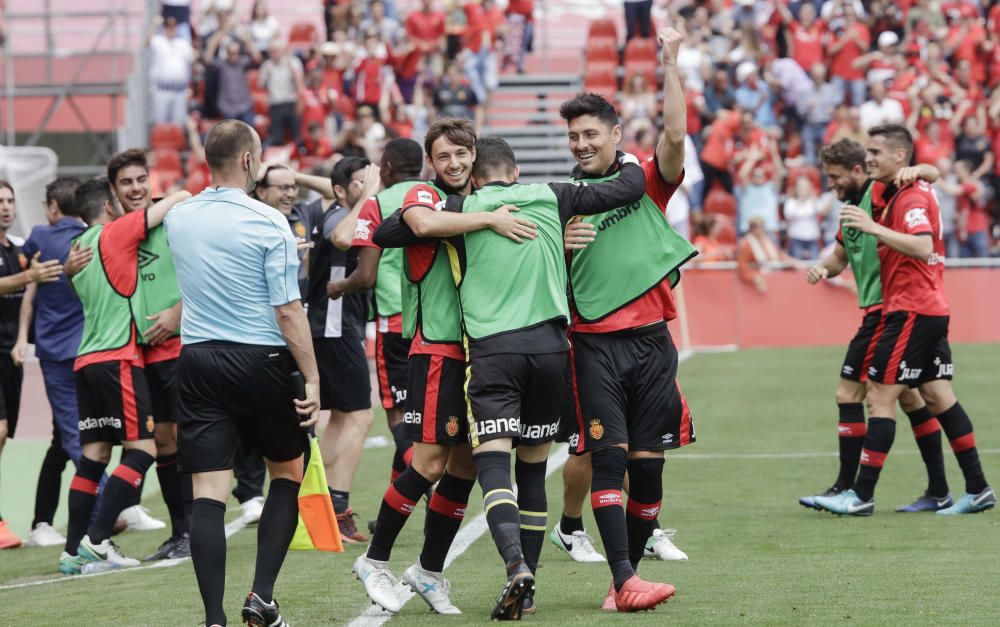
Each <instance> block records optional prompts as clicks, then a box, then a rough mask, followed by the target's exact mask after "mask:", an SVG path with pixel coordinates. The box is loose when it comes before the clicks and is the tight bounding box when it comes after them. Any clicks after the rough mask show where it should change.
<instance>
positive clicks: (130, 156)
mask: <svg viewBox="0 0 1000 627" xmlns="http://www.w3.org/2000/svg"><path fill="white" fill-rule="evenodd" d="M130 165H137V166H139V167H141V168H142V169H144V170H145V171H146V172H149V161H147V160H146V151H145V150H143V149H142V148H129V149H128V150H123V151H121V152H119V153H118V154H117V155H115V156H113V157H111V161H108V180H109V181H110V182H111V184H112V185H114V184H115V183H116V182H117V181H118V173H119V172H121V171H122V170H124V169H125V168H127V167H129V166H130Z"/></svg>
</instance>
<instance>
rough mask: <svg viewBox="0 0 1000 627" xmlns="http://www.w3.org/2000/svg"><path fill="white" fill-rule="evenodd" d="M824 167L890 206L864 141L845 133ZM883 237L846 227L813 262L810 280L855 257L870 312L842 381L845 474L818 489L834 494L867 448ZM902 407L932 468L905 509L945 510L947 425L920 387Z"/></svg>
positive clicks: (809, 500)
mask: <svg viewBox="0 0 1000 627" xmlns="http://www.w3.org/2000/svg"><path fill="white" fill-rule="evenodd" d="M820 158H821V159H822V162H823V171H824V172H825V173H826V177H827V180H828V181H829V182H830V189H831V190H833V192H834V193H835V194H836V195H837V198H838V199H839V200H841V201H843V202H846V203H848V204H850V205H854V206H856V207H860V208H861V209H863V210H865V211H866V212H868V213H869V214H870V213H871V212H872V207H873V205H877V206H878V207H879V208H881V207H882V194H883V192H884V191H885V187H884V185H883V184H882V183H881V182H879V181H873V180H871V179H869V178H868V173H867V170H866V168H865V148H864V146H862V145H861V144H859V143H857V142H855V141H852V140H849V139H842V140H840V141H838V142H836V143H835V144H831V145H829V146H826V147H824V148H823V150H822V152H821V153H820ZM937 175H938V172H937V168H934V167H932V166H915V167H912V168H903V169H902V170H900V174H899V176H898V178H897V180H896V181H895V183H896V184H900V183H902V184H905V183H909V182H912V181H913V179H914V178H915V177H918V176H919V177H920V178H923V179H924V180H927V181H929V182H934V181H935V180H936V179H937ZM877 247H878V241H877V240H876V239H875V238H874V237H872V236H871V235H867V234H865V233H862V232H861V231H858V230H857V229H848V228H842V229H841V231H840V232H839V233H837V245H836V247H835V248H834V250H833V253H831V254H830V255H829V256H827V257H826V258H825V259H823V260H822V261H820V262H819V263H818V264H816V265H815V266H813V267H812V268H810V269H809V272H808V274H807V275H806V279H807V280H808V281H809V283H811V284H815V283H817V282H819V281H822V280H824V279H829V278H833V277H835V276H837V275H839V274H840V273H841V272H843V271H844V270H845V269H846V268H847V265H848V264H850V266H851V272H852V273H853V274H854V280H855V283H856V284H857V288H858V305H859V306H860V307H861V309H862V311H863V314H862V319H861V326H860V327H859V328H858V331H857V333H855V335H854V338H853V339H852V340H851V343H850V344H849V345H848V347H847V355H846V356H845V357H844V365H843V366H842V367H841V369H840V385H839V386H838V388H837V395H836V399H837V408H838V409H839V413H840V421H839V423H838V424H837V433H838V436H839V442H840V473H839V474H838V475H837V480H836V481H835V482H834V484H833V486H831V487H830V488H828V489H827V490H826V491H824V492H823V493H822V494H820V495H818V496H833V495H835V494H839V493H840V492H843V491H844V490H846V489H847V488H849V487H851V485H853V484H854V479H855V477H856V476H857V473H858V463H859V460H860V458H861V447H862V443H863V441H864V438H865V434H866V433H867V426H866V424H865V413H864V405H863V403H864V400H865V383H866V381H867V380H868V366H869V365H870V364H869V362H870V360H871V356H872V352H873V351H874V349H875V344H876V343H877V342H878V339H879V336H880V335H881V333H882V327H881V325H880V323H881V322H882V281H881V279H880V278H879V259H878V248H877ZM899 404H900V407H902V408H903V411H905V412H906V414H907V416H908V417H909V419H910V425H911V426H912V428H913V435H914V437H915V438H916V440H917V446H918V447H919V448H920V454H921V455H922V456H923V459H924V465H925V466H926V467H927V478H928V479H927V490H926V491H925V492H924V494H923V495H922V496H920V497H918V498H917V500H916V501H914V502H913V503H911V504H909V505H905V506H903V507H900V508H899V509H898V510H896V511H900V512H922V511H934V510H938V509H944V508H945V507H949V506H951V505H952V500H951V497H950V495H949V494H948V482H947V480H946V479H945V472H944V456H943V455H942V453H941V427H940V425H939V424H938V421H937V420H936V419H935V418H934V417H933V414H931V413H930V410H929V409H927V406H926V404H925V403H924V400H923V398H921V396H920V393H919V392H918V391H917V390H915V389H914V390H911V389H907V390H905V391H904V392H903V393H902V394H901V395H900V397H899ZM815 498H816V497H815V496H804V497H802V498H800V499H799V503H801V504H802V505H803V506H805V507H812V508H815V507H816V503H815Z"/></svg>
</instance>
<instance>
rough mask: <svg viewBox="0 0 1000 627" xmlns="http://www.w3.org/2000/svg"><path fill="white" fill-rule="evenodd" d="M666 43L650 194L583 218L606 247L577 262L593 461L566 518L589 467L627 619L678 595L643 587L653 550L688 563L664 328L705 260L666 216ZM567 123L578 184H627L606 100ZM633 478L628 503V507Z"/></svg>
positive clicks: (587, 100)
mask: <svg viewBox="0 0 1000 627" xmlns="http://www.w3.org/2000/svg"><path fill="white" fill-rule="evenodd" d="M657 36H658V38H659V41H660V43H661V45H662V46H663V50H662V52H661V62H662V66H663V70H664V88H663V89H664V93H663V113H662V115H663V125H664V127H663V128H664V130H663V134H662V135H661V136H660V139H659V142H658V143H657V147H656V152H655V155H654V157H653V158H652V159H650V160H648V161H646V162H645V163H643V165H642V168H643V172H644V175H645V179H646V193H645V195H644V196H643V198H642V200H640V201H639V202H638V203H633V204H631V205H628V206H623V207H620V208H618V209H616V210H614V211H611V212H607V213H604V214H601V215H597V216H591V217H588V218H584V221H586V222H589V223H591V224H592V225H593V226H594V227H595V230H596V231H597V234H596V238H595V239H594V241H593V243H591V244H590V245H589V246H587V247H585V248H583V249H581V250H575V251H573V252H572V253H571V255H570V262H569V276H570V287H571V292H572V297H573V300H572V304H573V313H574V317H573V326H572V327H571V334H572V335H571V338H572V342H573V365H574V372H573V380H574V392H575V394H576V401H577V415H576V418H577V423H576V425H575V432H574V433H573V434H572V435H571V436H570V437H569V438H568V439H569V442H570V445H571V450H573V452H575V453H577V454H581V455H582V454H583V453H592V454H591V455H589V456H587V457H582V456H581V457H576V458H571V461H570V462H569V464H568V465H571V467H570V468H569V469H568V471H567V475H566V476H567V478H569V479H570V481H569V482H567V486H566V496H567V501H568V502H567V504H565V505H564V508H565V509H575V510H576V512H579V511H580V509H581V505H580V502H581V501H582V498H583V496H584V495H585V493H586V492H585V489H584V488H585V486H583V485H578V484H580V483H582V481H581V479H582V478H586V477H587V476H588V473H587V472H586V466H587V465H588V462H589V463H590V465H592V467H593V472H592V475H591V477H592V478H591V482H590V493H591V504H592V506H593V509H594V515H595V518H596V519H597V525H598V528H599V530H600V533H601V538H602V540H603V542H604V548H605V551H606V553H607V555H608V563H609V565H610V567H611V571H612V575H613V582H612V585H611V586H610V587H609V589H608V594H607V596H606V598H605V600H604V603H603V608H604V609H607V610H614V609H618V610H619V611H630V610H635V609H647V608H649V607H653V606H654V605H656V604H657V603H659V602H662V601H664V600H666V599H667V598H668V597H669V596H670V595H672V594H673V592H674V590H673V587H672V586H668V585H666V584H654V583H650V582H645V581H643V580H641V579H639V578H638V577H637V576H636V574H635V573H636V568H637V567H638V564H639V561H640V560H641V559H642V557H643V555H644V554H646V553H647V551H649V552H656V553H657V554H659V555H660V556H661V557H666V558H670V559H686V557H687V556H686V555H684V553H683V552H681V551H680V550H679V549H677V548H676V547H675V546H673V543H672V542H671V541H670V537H669V534H668V533H666V532H664V531H662V530H659V529H658V527H659V525H658V523H657V516H658V513H659V511H660V507H661V502H662V498H663V455H664V451H665V450H669V449H673V448H677V447H680V446H685V445H687V444H690V443H691V442H693V441H694V438H695V433H694V427H693V425H692V423H691V416H690V413H689V411H688V408H687V403H686V401H685V400H684V396H683V395H682V394H681V391H680V388H679V387H678V385H677V381H676V377H677V365H678V356H677V349H676V348H675V347H674V343H673V340H672V339H671V337H670V333H669V331H668V330H667V325H666V322H667V321H668V320H672V319H674V318H676V317H677V312H676V307H675V305H674V299H673V293H672V291H671V288H672V285H673V284H674V283H675V282H676V280H677V278H678V274H677V270H678V268H680V267H681V266H682V265H683V264H684V263H685V262H687V261H688V260H689V259H691V258H692V257H694V256H695V255H696V254H697V253H696V251H695V249H694V247H692V246H691V245H690V244H689V243H688V242H687V241H686V240H685V239H684V238H683V237H681V236H680V235H679V234H678V233H677V232H676V231H674V230H673V229H672V228H671V227H670V225H669V223H668V222H667V220H666V216H665V213H664V212H665V210H666V206H667V203H668V202H669V200H670V197H671V196H672V195H673V193H674V192H675V191H676V190H677V187H678V186H679V185H680V183H681V181H682V179H683V166H684V138H685V135H686V126H685V119H686V117H685V104H684V94H683V91H682V89H681V86H680V81H679V79H678V76H677V71H678V70H677V53H678V50H679V47H680V43H681V39H682V38H681V35H680V34H679V33H678V32H677V31H675V30H674V29H671V28H663V29H660V31H659V33H658V34H657ZM560 114H561V115H562V117H563V118H564V119H565V120H566V122H567V127H568V134H569V146H570V150H571V151H572V153H573V156H574V158H575V159H576V161H577V166H578V167H577V169H576V170H575V172H574V178H575V179H576V180H581V181H584V180H604V179H607V178H610V177H614V176H617V175H618V172H617V164H616V160H615V154H616V145H617V144H618V142H619V141H620V140H621V133H622V130H621V126H620V125H619V123H618V116H617V114H616V113H615V110H614V107H613V106H612V105H611V104H610V103H608V102H607V101H606V100H605V99H604V98H602V97H600V96H598V95H595V94H581V95H579V96H577V97H576V98H574V99H572V100H570V101H568V102H566V103H563V105H562V107H561V108H560ZM612 260H613V261H612ZM588 457H589V458H590V459H589V460H588V459H587V458H588ZM581 467H582V468H583V470H580V468H581ZM626 473H627V475H628V482H629V483H628V486H629V502H628V506H627V507H623V502H622V494H621V493H622V488H623V485H624V481H625V477H626ZM570 499H572V501H570ZM566 518H568V517H564V520H563V522H566ZM577 524H578V527H579V528H577V529H566V528H564V525H563V523H562V522H561V523H560V525H559V527H558V528H557V529H556V530H553V542H554V543H556V544H557V545H562V546H564V547H566V548H567V552H570V553H571V555H572V552H571V550H572V549H571V548H570V546H569V545H570V542H567V540H572V537H571V535H570V534H573V533H574V532H575V531H582V522H579V521H578V523H577ZM574 535H575V534H574ZM657 545H662V547H661V550H657Z"/></svg>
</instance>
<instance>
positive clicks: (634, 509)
mask: <svg viewBox="0 0 1000 627" xmlns="http://www.w3.org/2000/svg"><path fill="white" fill-rule="evenodd" d="M628 477H629V480H628V487H629V493H628V505H627V506H626V508H625V522H626V524H627V526H628V558H629V561H630V562H631V563H632V568H634V569H638V568H639V561H640V560H641V559H642V554H643V553H644V552H645V550H646V541H647V540H649V536H651V535H653V529H655V528H656V524H657V523H656V517H657V516H658V515H659V513H660V504H661V503H662V501H663V458H662V457H647V458H642V459H632V460H629V462H628Z"/></svg>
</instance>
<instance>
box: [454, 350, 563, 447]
mask: <svg viewBox="0 0 1000 627" xmlns="http://www.w3.org/2000/svg"><path fill="white" fill-rule="evenodd" d="M568 368H569V355H568V353H566V352H562V353H545V354H541V355H515V354H506V353H505V354H499V355H487V356H484V357H473V359H472V363H471V364H470V365H469V368H468V371H467V381H468V396H469V416H468V419H469V431H470V435H469V439H470V441H471V442H472V447H473V448H475V447H477V446H479V445H480V444H482V443H483V442H488V441H490V440H496V439H499V438H513V439H514V444H515V445H517V444H519V443H520V444H526V445H534V444H544V443H546V442H551V441H553V440H555V439H556V436H557V435H558V433H559V423H560V422H561V421H562V412H563V410H564V409H565V408H566V402H565V399H564V398H563V397H564V393H565V391H566V370H567V369H568Z"/></svg>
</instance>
